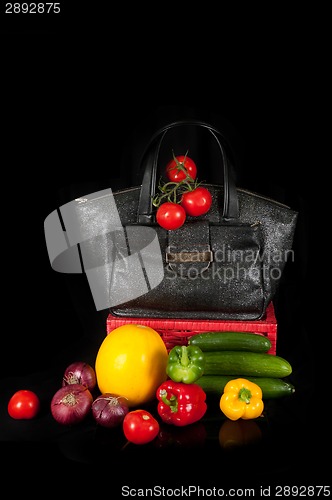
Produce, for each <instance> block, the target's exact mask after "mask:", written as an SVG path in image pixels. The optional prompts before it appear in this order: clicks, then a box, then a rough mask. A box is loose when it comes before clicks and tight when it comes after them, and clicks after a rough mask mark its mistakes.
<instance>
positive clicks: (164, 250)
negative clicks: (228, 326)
mask: <svg viewBox="0 0 332 500" xmlns="http://www.w3.org/2000/svg"><path fill="white" fill-rule="evenodd" d="M180 127H187V128H188V127H189V128H190V129H191V130H192V129H193V127H194V129H195V130H196V131H197V130H199V131H200V132H202V131H203V130H204V133H205V134H208V136H209V138H211V137H212V143H213V144H214V145H215V146H216V149H217V152H218V157H219V162H220V165H218V169H217V170H218V171H219V172H220V177H221V180H220V183H218V184H215V183H209V184H208V183H204V184H203V185H205V186H206V187H207V188H208V189H209V191H210V193H211V194H212V206H211V208H210V210H209V211H208V212H207V213H206V214H205V215H202V216H200V217H189V216H187V218H186V221H185V223H184V224H183V225H182V226H181V227H180V228H179V229H175V230H165V229H163V228H162V227H161V226H160V225H158V224H157V223H156V220H155V219H156V217H155V214H156V209H155V207H154V206H153V203H152V201H153V197H154V195H155V192H156V184H157V182H156V181H157V175H158V172H160V167H159V165H158V160H159V155H160V148H161V145H162V144H163V141H164V140H165V137H166V136H167V134H169V133H170V131H172V132H173V133H174V132H177V131H178V130H180ZM184 149H185V148H184ZM140 167H141V169H142V172H143V177H142V179H143V180H142V183H141V185H139V186H134V187H129V188H125V189H122V190H119V191H116V192H112V190H111V189H109V190H104V191H102V192H99V193H93V194H92V195H87V196H86V197H82V198H79V199H77V200H75V201H73V202H71V203H69V204H67V205H66V206H63V207H61V209H60V212H61V215H62V222H61V224H62V225H61V227H60V223H59V220H58V216H57V214H56V213H55V212H54V213H53V214H51V215H50V216H49V218H48V221H47V224H46V225H45V231H46V229H47V231H46V233H47V234H46V236H47V239H48V240H49V241H50V243H49V245H48V247H49V253H50V259H51V262H52V267H53V268H54V269H56V270H59V271H61V272H82V271H81V270H80V265H79V260H80V263H81V264H82V265H83V271H84V272H85V273H86V274H87V278H88V281H89V284H90V288H91V291H92V294H93V297H94V300H95V304H96V307H97V309H99V310H100V309H109V312H110V314H112V315H114V316H116V317H124V318H169V319H176V318H179V319H181V318H183V319H191V320H195V319H198V320H200V319H209V320H211V319H216V320H227V319H229V320H254V319H261V318H263V317H264V315H265V312H266V308H267V306H268V305H269V303H270V302H271V301H272V299H273V297H274V296H275V293H276V291H277V288H278V285H279V283H280V280H281V277H282V273H283V270H284V267H285V264H286V262H287V259H288V258H289V255H292V245H293V237H294V231H295V227H296V222H297V216H298V213H297V212H296V211H294V210H292V209H291V208H289V207H288V206H285V205H284V204H281V203H279V202H277V201H274V200H272V199H268V198H266V197H264V196H261V195H259V194H256V193H253V192H250V191H247V190H245V189H240V188H238V187H236V185H235V182H234V179H233V175H232V169H231V168H230V163H229V155H228V154H227V147H226V145H225V138H224V137H223V134H222V133H221V132H220V131H219V130H218V129H217V128H216V127H214V126H213V125H210V124H208V123H205V122H201V121H187V120H182V121H176V122H173V123H170V124H168V125H166V126H164V127H162V128H161V129H160V130H158V131H157V132H156V133H155V134H154V135H153V136H152V137H151V140H150V141H149V143H148V144H147V146H146V149H145V153H144V154H143V156H142V160H141V164H140ZM63 226H65V227H66V235H65V236H66V237H64V236H63V235H62V234H61V231H62V228H63ZM57 234H58V235H59V237H60V236H61V238H62V239H63V242H62V243H61V242H60V241H56V240H55V237H56V235H57ZM68 241H69V243H70V245H71V246H70V247H69V248H67V246H68ZM55 243H56V248H53V247H55ZM77 247H80V252H78V251H77ZM63 249H66V251H65V252H63ZM78 253H80V255H78ZM79 257H80V259H79Z"/></svg>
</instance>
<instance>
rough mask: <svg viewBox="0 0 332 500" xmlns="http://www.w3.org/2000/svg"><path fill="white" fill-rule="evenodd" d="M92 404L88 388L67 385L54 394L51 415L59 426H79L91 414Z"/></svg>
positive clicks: (80, 385)
mask: <svg viewBox="0 0 332 500" xmlns="http://www.w3.org/2000/svg"><path fill="white" fill-rule="evenodd" d="M92 402H93V397H92V394H91V392H90V391H89V389H88V388H87V387H86V386H84V385H82V384H69V385H65V386H64V387H61V388H60V389H59V390H58V391H57V392H56V393H55V394H54V396H53V398H52V401H51V413H52V415H53V417H54V418H55V420H56V421H57V422H58V423H59V424H64V425H71V424H78V423H79V422H81V421H82V420H83V419H84V418H85V417H86V416H87V415H88V413H89V412H90V410H91V406H92Z"/></svg>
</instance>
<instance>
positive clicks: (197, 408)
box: [156, 380, 207, 426]
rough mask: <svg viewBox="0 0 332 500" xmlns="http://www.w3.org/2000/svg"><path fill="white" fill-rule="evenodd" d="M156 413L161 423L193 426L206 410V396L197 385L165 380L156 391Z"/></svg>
mask: <svg viewBox="0 0 332 500" xmlns="http://www.w3.org/2000/svg"><path fill="white" fill-rule="evenodd" d="M156 396H157V399H158V406H157V411H158V414H159V416H160V418H161V419H162V420H163V422H166V423H167V424H173V425H177V426H183V425H189V424H193V423H194V422H197V421H198V420H200V419H201V418H202V417H203V416H204V415H205V412H206V410H207V404H206V394H205V392H204V390H203V389H202V387H201V386H199V385H197V384H185V383H184V382H174V381H173V380H166V382H163V383H162V384H161V385H160V386H159V387H158V389H157V393H156Z"/></svg>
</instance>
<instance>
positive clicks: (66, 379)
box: [62, 361, 97, 391]
mask: <svg viewBox="0 0 332 500" xmlns="http://www.w3.org/2000/svg"><path fill="white" fill-rule="evenodd" d="M69 384H82V385H85V386H86V387H87V388H88V389H89V390H90V391H93V389H94V388H95V387H96V385H97V378H96V373H95V371H94V369H93V368H92V366H90V365H89V364H88V363H84V361H76V362H75V363H71V364H70V365H69V366H68V367H67V368H66V369H65V373H64V375H63V380H62V386H65V385H69Z"/></svg>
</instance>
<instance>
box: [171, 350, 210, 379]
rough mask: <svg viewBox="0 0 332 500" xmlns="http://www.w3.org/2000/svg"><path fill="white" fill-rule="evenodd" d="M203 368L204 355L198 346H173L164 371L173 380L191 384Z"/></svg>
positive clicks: (202, 371) (200, 374) (199, 375)
mask: <svg viewBox="0 0 332 500" xmlns="http://www.w3.org/2000/svg"><path fill="white" fill-rule="evenodd" d="M204 368H205V355H204V353H203V351H202V350H201V348H200V347H198V346H185V345H182V346H175V347H173V348H172V349H171V350H170V352H169V354H168V361H167V366H166V373H167V375H168V376H169V377H170V378H171V379H172V380H173V381H174V382H183V383H184V384H193V383H194V382H195V381H196V380H198V379H199V378H200V377H201V376H202V375H203V373H204Z"/></svg>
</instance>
